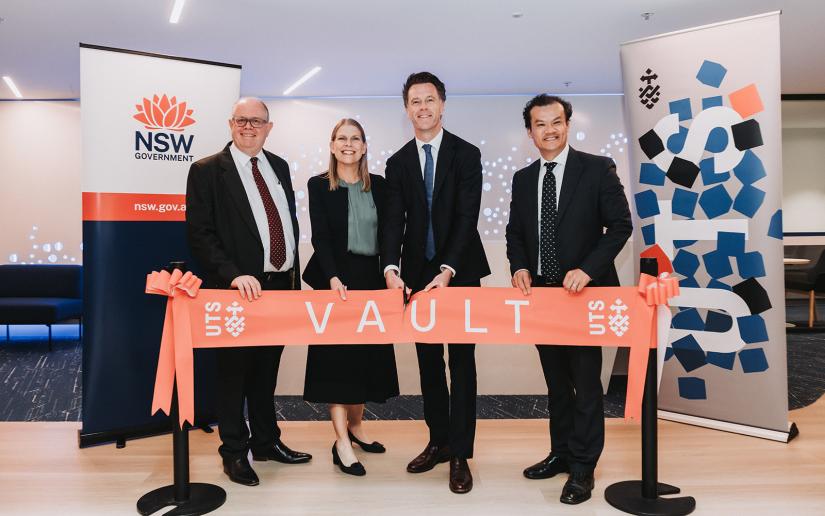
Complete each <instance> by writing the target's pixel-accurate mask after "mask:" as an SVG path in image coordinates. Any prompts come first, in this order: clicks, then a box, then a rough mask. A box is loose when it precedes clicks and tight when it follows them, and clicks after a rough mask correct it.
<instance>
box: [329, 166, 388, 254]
mask: <svg viewBox="0 0 825 516" xmlns="http://www.w3.org/2000/svg"><path fill="white" fill-rule="evenodd" d="M338 185H339V186H341V187H343V188H346V189H347V195H348V198H349V202H348V204H349V210H348V212H347V228H348V232H347V251H349V252H351V253H352V254H360V255H363V256H375V255H377V254H378V213H377V212H376V210H375V202H374V201H373V198H372V191H369V192H365V191H364V185H363V182H362V181H361V180H359V181H358V182H357V183H347V182H346V181H344V180H343V179H339V180H338Z"/></svg>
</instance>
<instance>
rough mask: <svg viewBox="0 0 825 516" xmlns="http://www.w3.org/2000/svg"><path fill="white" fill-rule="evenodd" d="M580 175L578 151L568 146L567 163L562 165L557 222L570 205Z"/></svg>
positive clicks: (580, 165) (580, 166)
mask: <svg viewBox="0 0 825 516" xmlns="http://www.w3.org/2000/svg"><path fill="white" fill-rule="evenodd" d="M581 176H582V164H581V161H579V154H578V152H577V151H576V150H575V149H573V148H572V147H571V148H570V151H569V152H568V153H567V163H566V164H565V165H564V177H563V178H562V180H561V193H560V194H559V224H561V221H562V218H564V212H565V211H566V210H567V207H568V206H569V205H570V201H571V200H572V199H573V193H574V192H575V191H576V186H577V185H578V184H579V179H581Z"/></svg>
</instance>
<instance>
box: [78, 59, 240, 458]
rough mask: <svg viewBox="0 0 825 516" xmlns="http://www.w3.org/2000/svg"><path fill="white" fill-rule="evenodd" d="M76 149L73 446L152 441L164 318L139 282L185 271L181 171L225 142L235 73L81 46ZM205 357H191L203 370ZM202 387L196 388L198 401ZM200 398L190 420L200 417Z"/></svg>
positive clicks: (204, 397) (207, 413) (206, 401)
mask: <svg viewBox="0 0 825 516" xmlns="http://www.w3.org/2000/svg"><path fill="white" fill-rule="evenodd" d="M80 47H81V48H80V91H81V134H82V146H83V149H82V151H83V153H82V155H83V158H82V159H83V166H82V196H83V264H84V270H85V274H84V281H85V285H84V295H85V299H84V306H85V309H86V314H85V328H84V335H83V428H82V430H81V446H82V445H84V444H93V443H95V442H99V441H103V440H111V439H113V438H118V437H128V436H131V435H140V434H142V433H147V432H153V431H157V430H158V428H159V427H160V425H161V424H163V422H164V420H165V418H159V417H156V418H150V417H148V416H147V414H146V406H147V404H149V403H150V402H151V399H152V387H153V377H154V369H155V364H156V360H157V356H158V342H159V339H160V334H161V330H162V327H161V326H162V325H161V324H160V322H159V321H161V320H162V318H163V312H164V306H163V305H162V304H161V303H157V302H156V300H153V299H146V296H145V295H143V287H144V285H143V284H142V281H143V278H144V274H145V271H146V270H148V269H157V268H160V267H164V266H165V265H166V264H168V262H169V261H171V260H185V261H187V262H191V260H189V251H188V248H187V245H186V235H185V227H184V220H185V215H186V214H185V210H186V204H185V191H186V176H187V173H188V170H189V165H190V164H191V163H192V162H194V161H196V160H197V159H200V158H202V157H204V156H207V155H209V154H212V153H214V152H217V151H218V150H219V149H221V148H222V147H223V146H224V145H225V144H226V142H227V141H228V140H229V134H228V132H227V122H226V121H227V119H228V118H229V109H230V106H231V105H232V103H233V102H234V101H235V100H237V98H238V95H239V92H240V66H236V65H226V64H221V63H212V62H207V61H199V60H194V59H183V58H173V57H168V56H159V55H154V54H147V53H143V52H133V51H127V50H120V49H113V48H107V47H98V46H93V45H84V44H81V45H80ZM210 358H211V357H207V356H200V357H199V358H198V360H199V363H198V364H196V365H197V366H198V367H202V368H208V367H209V366H210V363H209V362H210V360H209V359H210ZM205 388H207V386H206V385H205V386H204V389H205ZM211 400H212V396H211V393H209V392H208V391H199V396H198V397H197V402H198V405H199V406H200V410H202V411H203V412H199V414H201V415H203V416H204V419H205V420H207V419H209V418H210V417H211V414H212V413H213V410H212V409H211Z"/></svg>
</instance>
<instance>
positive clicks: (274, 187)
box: [229, 143, 295, 272]
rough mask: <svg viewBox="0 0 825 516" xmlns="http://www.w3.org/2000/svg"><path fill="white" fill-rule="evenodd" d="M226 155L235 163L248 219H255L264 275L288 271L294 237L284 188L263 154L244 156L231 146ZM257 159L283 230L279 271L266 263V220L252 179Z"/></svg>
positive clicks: (292, 258) (256, 187)
mask: <svg viewBox="0 0 825 516" xmlns="http://www.w3.org/2000/svg"><path fill="white" fill-rule="evenodd" d="M229 152H230V154H232V159H233V160H234V161H235V168H237V169H238V174H239V175H240V176H241V182H242V183H243V188H244V190H245V191H246V198H247V199H248V200H249V206H250V207H251V208H252V216H253V217H255V225H256V226H258V234H259V235H260V236H261V243H263V245H264V264H263V265H264V272H284V271H288V270H289V269H291V268H292V266H293V265H294V263H293V262H294V261H295V235H294V234H293V233H292V216H291V215H290V213H289V203H288V201H287V199H286V192H284V187H283V186H282V185H281V182H280V181H279V180H278V176H276V175H275V171H274V170H272V166H271V165H270V164H269V160H268V159H266V155H264V151H263V150H261V151H260V152H258V155H257V156H248V155H247V154H245V153H244V152H243V151H241V150H240V149H238V148H237V147H236V146H235V144H234V143H233V144H232V145H230V146H229ZM253 157H255V158H258V170H259V171H260V172H261V176H263V178H264V183H266V187H267V188H268V189H269V194H270V195H271V196H272V200H273V201H274V202H275V207H276V208H278V215H279V216H280V217H281V226H283V228H284V243H285V244H286V261H285V262H284V264H283V265H282V266H281V268H280V269H276V268H275V266H274V265H272V263H270V261H269V251H270V249H269V219H268V218H267V216H266V209H265V208H264V202H263V200H262V199H261V194H260V192H258V185H257V184H255V178H254V177H253V176H252V158H253Z"/></svg>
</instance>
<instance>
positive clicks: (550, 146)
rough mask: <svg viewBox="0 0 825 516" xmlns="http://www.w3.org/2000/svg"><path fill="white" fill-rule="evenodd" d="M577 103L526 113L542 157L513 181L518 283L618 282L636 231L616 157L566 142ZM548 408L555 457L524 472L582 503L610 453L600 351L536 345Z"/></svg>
mask: <svg viewBox="0 0 825 516" xmlns="http://www.w3.org/2000/svg"><path fill="white" fill-rule="evenodd" d="M572 114H573V107H572V106H571V105H570V103H568V102H567V101H565V100H563V99H560V98H558V97H554V96H550V95H544V94H542V95H538V96H537V97H535V98H533V99H532V100H530V101H529V102H528V103H527V106H526V107H525V108H524V113H523V115H524V125H525V127H526V128H527V134H528V135H529V136H530V138H531V139H532V140H533V143H534V144H535V146H536V148H537V149H538V151H539V153H540V154H541V157H540V158H539V159H538V160H537V161H535V162H533V163H532V164H531V165H528V166H527V167H525V168H523V169H521V170H519V171H518V172H516V173H515V175H514V176H513V194H512V200H511V203H510V220H509V222H508V224H507V258H508V259H509V260H510V272H511V273H512V274H513V279H512V282H513V286H514V287H517V288H520V289H521V290H522V292H523V293H524V294H525V295H528V294H530V290H531V288H532V287H563V288H565V289H566V290H567V291H568V292H569V293H570V294H571V295H575V294H576V293H578V292H581V291H582V289H584V288H585V287H586V286H587V285H595V286H618V285H619V278H618V275H617V274H616V268H615V266H614V265H613V261H614V260H615V258H616V256H617V255H618V254H619V252H620V251H621V249H622V247H623V246H624V244H625V242H626V241H627V239H628V238H629V237H630V234H631V232H632V229H633V228H632V222H631V218H630V210H629V208H628V205H627V198H626V197H625V194H624V189H623V188H622V184H621V183H620V182H619V178H618V176H617V175H616V165H615V164H614V163H613V160H611V159H609V158H606V157H603V156H594V155H592V154H587V153H584V152H580V151H577V150H575V149H573V148H571V147H570V146H569V145H568V144H567V133H568V130H569V123H570V117H571V116H572ZM536 347H537V348H538V351H539V358H540V359H541V366H542V369H543V371H544V378H545V381H546V383H547V388H548V391H549V394H548V404H549V409H550V443H551V451H550V454H549V455H548V456H547V458H546V459H544V460H542V461H541V462H539V463H537V464H534V465H533V466H530V467H528V468H527V469H525V470H524V476H526V477H527V478H530V479H540V478H549V477H552V476H554V475H556V474H558V473H562V472H569V473H570V476H569V478H568V480H567V483H566V484H565V485H564V489H563V490H562V495H561V501H562V502H563V503H567V504H577V503H581V502H583V501H585V500H587V499H589V498H590V493H591V491H592V490H593V485H594V482H593V471H594V469H595V468H596V462H597V461H598V459H599V455H600V454H601V452H602V449H603V448H604V407H603V399H602V385H601V381H600V373H601V366H602V355H601V348H599V347H590V346H549V345H537V346H536Z"/></svg>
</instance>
